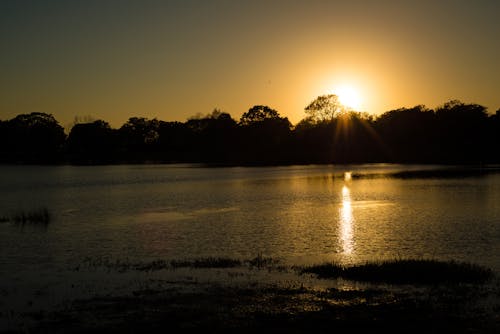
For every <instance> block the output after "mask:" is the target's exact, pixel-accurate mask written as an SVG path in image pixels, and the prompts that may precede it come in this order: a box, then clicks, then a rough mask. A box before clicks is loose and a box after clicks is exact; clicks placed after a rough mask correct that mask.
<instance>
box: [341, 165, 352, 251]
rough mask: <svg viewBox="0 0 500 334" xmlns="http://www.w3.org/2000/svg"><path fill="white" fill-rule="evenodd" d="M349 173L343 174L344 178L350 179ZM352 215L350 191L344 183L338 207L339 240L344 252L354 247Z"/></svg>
mask: <svg viewBox="0 0 500 334" xmlns="http://www.w3.org/2000/svg"><path fill="white" fill-rule="evenodd" d="M350 179H351V173H350V172H347V173H345V174H344V180H345V181H346V182H348V181H350ZM353 223H354V217H353V214H352V206H351V192H350V190H349V187H348V186H347V185H346V184H345V185H344V186H343V187H342V204H341V207H340V241H341V244H342V252H343V253H344V254H351V253H352V252H353V249H354V241H353V232H352V226H353Z"/></svg>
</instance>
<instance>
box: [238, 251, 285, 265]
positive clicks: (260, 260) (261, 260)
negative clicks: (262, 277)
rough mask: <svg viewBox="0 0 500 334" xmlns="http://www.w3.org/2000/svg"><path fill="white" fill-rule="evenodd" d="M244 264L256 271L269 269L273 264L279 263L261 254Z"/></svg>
mask: <svg viewBox="0 0 500 334" xmlns="http://www.w3.org/2000/svg"><path fill="white" fill-rule="evenodd" d="M245 262H246V263H248V264H249V265H250V267H256V268H258V269H262V268H266V267H270V266H272V265H273V264H276V263H278V262H279V261H278V260H276V259H273V258H272V257H264V256H262V254H260V253H259V254H258V255H257V256H256V257H254V258H253V259H250V260H246V261H245Z"/></svg>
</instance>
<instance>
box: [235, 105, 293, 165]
mask: <svg viewBox="0 0 500 334" xmlns="http://www.w3.org/2000/svg"><path fill="white" fill-rule="evenodd" d="M239 124H240V128H241V134H242V137H241V138H242V141H241V146H240V152H241V154H242V155H241V158H242V160H245V161H246V162H248V163H257V164H258V163H278V162H280V161H285V160H287V159H288V153H289V144H290V136H291V128H292V124H291V123H290V121H289V120H288V118H286V117H281V116H280V115H279V113H278V112H277V111H276V110H274V109H271V108H270V107H268V106H264V105H255V106H253V107H252V108H250V109H249V110H248V111H247V112H246V113H244V114H243V115H242V116H241V119H240V123H239Z"/></svg>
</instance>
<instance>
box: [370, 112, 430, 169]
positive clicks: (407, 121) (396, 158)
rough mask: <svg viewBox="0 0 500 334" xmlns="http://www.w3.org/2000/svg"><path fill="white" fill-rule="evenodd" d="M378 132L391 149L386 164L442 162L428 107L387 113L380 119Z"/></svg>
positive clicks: (385, 157)
mask: <svg viewBox="0 0 500 334" xmlns="http://www.w3.org/2000/svg"><path fill="white" fill-rule="evenodd" d="M375 129H376V131H377V134H378V135H379V136H380V138H381V140H382V142H383V143H384V144H385V145H386V146H385V147H387V148H388V150H387V151H385V153H388V154H387V155H385V156H384V157H383V158H384V161H388V162H407V163H410V162H439V161H438V160H439V158H437V156H439V154H440V152H439V150H440V149H439V147H438V146H437V142H436V141H437V140H438V138H437V136H436V131H437V128H436V121H435V114H434V112H433V111H432V110H430V109H428V108H426V107H425V106H423V105H418V106H415V107H413V108H401V109H396V110H391V111H388V112H386V113H384V114H382V115H380V116H379V117H378V118H377V120H376V122H375Z"/></svg>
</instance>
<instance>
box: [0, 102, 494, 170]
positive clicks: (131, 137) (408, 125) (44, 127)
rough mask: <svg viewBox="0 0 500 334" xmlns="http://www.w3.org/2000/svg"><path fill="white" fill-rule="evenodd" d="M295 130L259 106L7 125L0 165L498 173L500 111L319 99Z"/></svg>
mask: <svg viewBox="0 0 500 334" xmlns="http://www.w3.org/2000/svg"><path fill="white" fill-rule="evenodd" d="M305 112H306V115H307V117H306V118H304V119H303V120H301V121H300V122H299V123H298V124H296V125H292V124H291V123H290V121H289V120H288V118H286V117H282V116H281V115H280V114H279V112H278V111H276V110H274V109H272V108H270V107H268V106H265V105H255V106H253V107H252V108H250V109H249V110H248V111H247V112H245V113H244V114H243V115H242V116H241V118H240V119H239V120H235V119H234V118H233V117H232V116H231V115H230V114H228V113H226V112H222V111H220V110H214V111H213V112H212V113H210V114H208V115H204V116H197V117H193V118H190V119H188V120H187V121H186V122H165V121H161V120H157V119H148V118H143V117H132V118H130V119H129V120H128V121H127V122H126V123H125V124H123V125H122V126H121V127H120V128H118V129H114V128H111V126H110V125H109V123H107V122H106V121H104V120H95V121H90V120H89V121H87V122H85V123H78V124H75V125H74V126H73V127H72V128H71V130H70V131H69V134H67V135H66V134H65V132H64V129H63V127H62V126H61V125H59V123H58V122H57V120H56V119H55V118H54V117H53V116H52V115H50V114H46V113H31V114H22V115H18V116H16V117H14V118H13V119H10V120H5V121H0V162H1V163H28V164H59V163H70V164H114V163H145V162H154V163H178V162H196V163H208V164H223V165H269V164H309V163H371V162H390V163H445V164H487V163H500V154H499V147H500V110H498V111H496V113H495V114H494V115H489V114H488V113H487V109H486V108H485V107H483V106H481V105H478V104H466V103H463V102H460V101H458V100H453V101H449V102H446V103H444V104H443V105H441V106H439V107H437V108H435V109H434V110H432V109H428V108H426V107H425V106H423V105H418V106H415V107H413V108H400V109H396V110H391V111H388V112H385V113H383V114H381V115H379V116H377V117H375V116H373V115H369V114H367V113H360V112H355V111H353V110H349V109H347V108H345V107H343V106H342V105H341V104H340V103H339V102H338V97H337V96H336V95H333V94H330V95H322V96H319V97H317V98H316V99H315V100H314V101H312V102H311V103H310V104H309V105H308V106H307V107H306V108H305Z"/></svg>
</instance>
